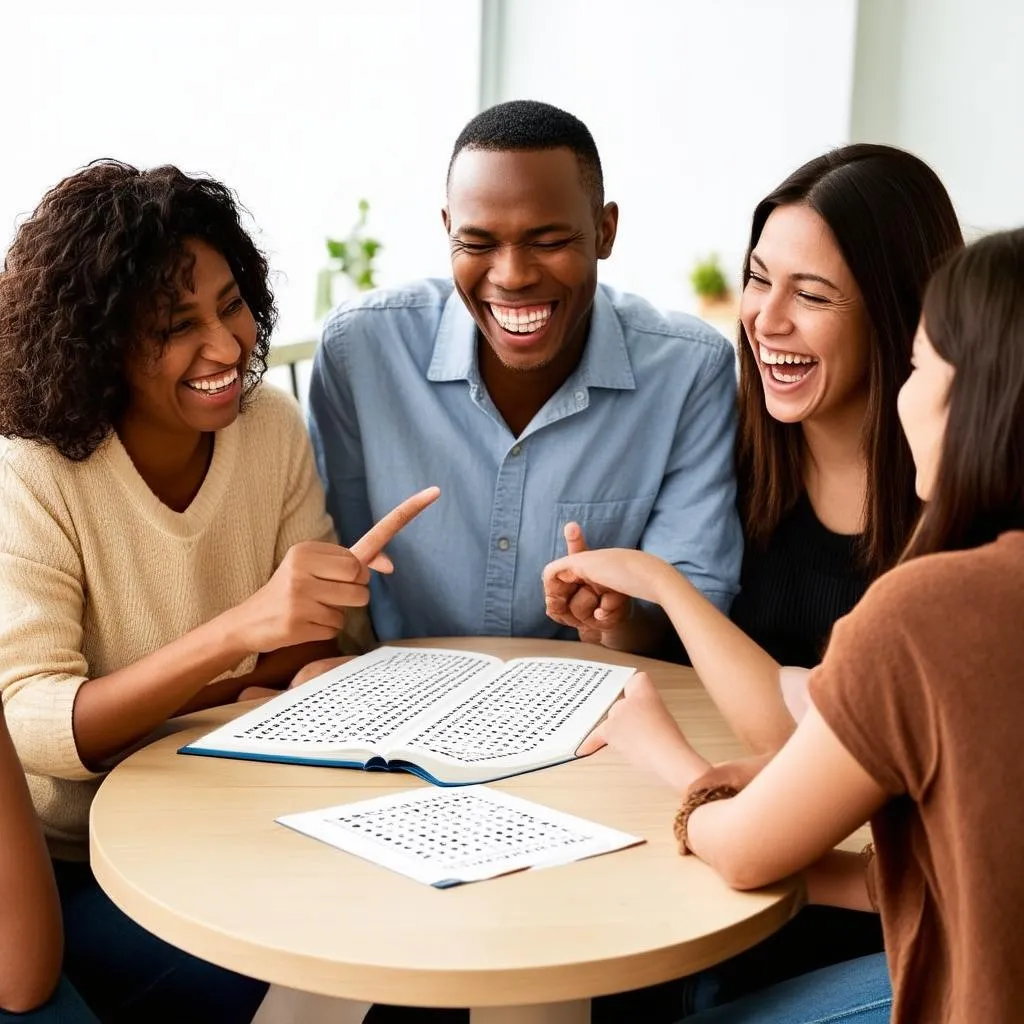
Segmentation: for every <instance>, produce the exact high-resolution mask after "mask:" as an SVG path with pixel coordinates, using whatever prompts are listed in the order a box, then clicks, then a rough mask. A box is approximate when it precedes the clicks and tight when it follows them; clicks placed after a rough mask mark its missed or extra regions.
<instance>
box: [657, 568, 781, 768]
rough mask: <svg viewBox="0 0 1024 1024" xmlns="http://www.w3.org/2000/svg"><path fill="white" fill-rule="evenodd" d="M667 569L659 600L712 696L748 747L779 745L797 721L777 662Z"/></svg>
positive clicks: (764, 750) (768, 750)
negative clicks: (784, 691) (791, 709)
mask: <svg viewBox="0 0 1024 1024" xmlns="http://www.w3.org/2000/svg"><path fill="white" fill-rule="evenodd" d="M666 570H667V571H666V572H664V573H663V574H662V577H661V578H660V579H659V580H658V591H659V603H660V604H661V606H662V607H663V608H664V609H665V612H666V613H667V615H668V617H669V619H670V620H671V623H672V625H673V626H674V627H675V630H676V632H677V633H678V634H679V639H680V640H682V642H683V645H684V646H685V647H686V652H687V654H688V655H689V657H690V664H691V665H693V668H694V670H695V671H696V673H697V675H698V676H700V679H701V682H702V683H703V684H704V687H705V689H706V690H707V691H708V694H709V695H710V696H711V699H712V700H713V701H714V702H715V704H716V705H717V707H718V709H719V711H721V713H722V716H723V717H724V718H725V720H726V721H727V722H728V723H729V725H730V726H731V728H732V729H733V731H734V732H735V733H736V734H737V736H739V738H740V739H741V740H742V741H743V743H744V744H745V745H746V746H747V747H748V748H749V749H750V750H752V751H753V752H754V753H758V754H762V753H771V752H773V751H775V750H778V749H779V748H780V747H781V746H782V745H783V744H784V743H785V742H786V740H787V739H788V738H789V737H790V735H791V734H792V732H793V729H794V728H795V725H796V723H795V722H794V721H793V717H792V715H790V713H789V711H788V710H787V709H786V704H785V701H784V700H783V698H782V691H781V689H780V686H779V664H778V662H776V661H775V659H774V658H772V657H771V655H770V654H768V653H767V652H766V651H764V650H763V649H762V648H761V647H759V646H758V645H757V644H756V643H754V641H753V640H751V639H750V637H748V636H747V635H746V633H744V632H743V630H741V629H740V628H739V627H738V626H736V625H735V624H734V623H733V622H732V621H731V620H730V619H729V617H728V616H727V615H724V614H723V613H722V612H721V611H719V609H718V608H716V607H715V606H714V605H713V604H712V603H711V602H710V601H709V600H708V599H707V598H706V597H705V596H704V595H703V594H702V593H701V592H700V591H699V590H698V589H697V588H696V587H695V586H694V585H693V584H692V583H691V582H690V581H689V580H688V579H687V578H686V577H685V576H684V575H683V574H682V573H680V572H679V571H678V570H676V569H675V568H674V567H673V566H670V565H666Z"/></svg>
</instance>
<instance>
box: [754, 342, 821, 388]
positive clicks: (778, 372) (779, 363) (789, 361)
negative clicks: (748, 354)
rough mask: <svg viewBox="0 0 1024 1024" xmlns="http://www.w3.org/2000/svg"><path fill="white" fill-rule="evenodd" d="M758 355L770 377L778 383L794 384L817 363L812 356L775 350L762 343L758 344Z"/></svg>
mask: <svg viewBox="0 0 1024 1024" xmlns="http://www.w3.org/2000/svg"><path fill="white" fill-rule="evenodd" d="M758 356H759V357H760V360H761V364H762V365H763V366H765V367H767V369H768V372H769V373H770V374H771V376H772V379H773V380H776V381H778V382H779V383H780V384H796V383H798V382H800V381H802V380H803V379H804V377H806V376H807V375H808V374H809V373H810V372H811V371H812V370H813V369H814V368H815V367H816V366H817V365H818V360H817V359H815V358H814V356H806V355H803V354H802V353H799V352H777V351H774V350H772V349H770V348H767V347H765V346H764V345H758Z"/></svg>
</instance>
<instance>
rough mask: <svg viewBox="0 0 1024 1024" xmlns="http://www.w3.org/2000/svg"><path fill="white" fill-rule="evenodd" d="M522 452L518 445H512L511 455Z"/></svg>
mask: <svg viewBox="0 0 1024 1024" xmlns="http://www.w3.org/2000/svg"><path fill="white" fill-rule="evenodd" d="M522 450H523V446H522V445H520V444H514V445H512V454H513V455H518V454H519V453H520V452H521V451H522Z"/></svg>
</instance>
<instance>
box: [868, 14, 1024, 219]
mask: <svg viewBox="0 0 1024 1024" xmlns="http://www.w3.org/2000/svg"><path fill="white" fill-rule="evenodd" d="M858 21H859V24H858V57H857V66H856V77H855V88H854V96H853V107H852V116H851V132H852V135H853V137H854V138H856V139H863V140H866V141H873V142H889V143H892V144H894V145H898V146H902V147H904V148H905V149H909V150H911V151H912V152H914V153H916V154H917V155H918V156H920V157H922V158H923V159H924V160H927V161H928V162H929V163H930V164H931V165H932V167H934V168H935V170H936V172H937V173H938V174H939V176H940V177H941V178H942V180H943V182H944V183H945V185H946V187H947V188H948V189H949V192H950V195H951V196H952V197H953V202H954V203H955V205H956V207H957V212H958V213H959V215H960V219H961V221H962V222H963V223H964V225H965V228H966V230H967V231H968V232H969V233H975V232H979V231H984V230H991V229H994V228H1004V227H1017V226H1019V225H1021V224H1024V186H1022V180H1024V178H1022V173H1024V172H1022V168H1024V110H1022V106H1021V97H1022V96H1024V56H1022V52H1021V44H1022V42H1024V4H1021V3H1020V2H1018V0H860V11H859V19H858Z"/></svg>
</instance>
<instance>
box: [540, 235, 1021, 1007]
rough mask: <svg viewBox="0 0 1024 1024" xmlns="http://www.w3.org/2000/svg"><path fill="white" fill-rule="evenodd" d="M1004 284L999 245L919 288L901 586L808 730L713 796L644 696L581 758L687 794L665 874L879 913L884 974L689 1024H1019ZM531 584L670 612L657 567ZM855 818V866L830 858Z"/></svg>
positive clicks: (848, 650)
mask: <svg viewBox="0 0 1024 1024" xmlns="http://www.w3.org/2000/svg"><path fill="white" fill-rule="evenodd" d="M1022 280H1024V230H1017V231H1012V232H1005V233H1001V234H996V235H992V236H990V237H988V238H985V239H982V240H981V241H979V242H977V243H975V244H974V245H972V246H970V247H969V248H968V249H967V250H965V251H963V252H961V253H959V254H957V255H955V256H954V257H953V258H952V259H951V260H950V261H949V262H948V263H947V264H946V265H945V266H943V267H942V268H941V269H940V270H939V271H938V273H937V274H936V275H935V276H934V278H933V279H932V281H931V283H930V284H929V286H928V290H927V293H926V295H925V299H924V304H923V311H922V318H921V321H920V327H919V329H918V331H917V334H916V337H915V341H914V347H913V372H912V373H911V374H910V376H909V379H908V380H907V381H906V383H905V384H904V385H903V387H902V389H901V391H900V393H899V401H898V411H899V419H900V422H901V424H902V427H903V430H904V432H905V435H906V438H907V441H908V444H909V448H910V451H911V453H912V457H913V462H914V467H915V474H914V481H915V488H916V492H917V494H918V496H919V497H920V498H921V499H922V501H923V502H924V503H925V507H924V512H923V514H922V517H921V519H920V522H919V524H918V526H917V528H916V530H915V531H914V533H913V536H912V538H911V540H910V543H909V546H908V547H907V549H906V551H905V553H904V555H903V558H902V560H901V561H900V564H899V565H898V566H897V567H896V568H894V569H893V570H891V571H890V572H888V573H886V574H885V575H884V576H883V577H882V578H880V579H879V580H878V581H877V582H876V583H875V584H874V585H873V586H872V587H871V588H870V590H869V591H868V593H867V594H866V596H865V597H864V599H863V600H862V601H861V602H860V603H859V604H858V606H857V607H856V608H855V609H854V611H853V612H852V613H851V614H850V615H849V616H847V617H846V618H844V619H843V621H842V622H841V623H839V624H838V625H837V627H836V630H835V633H834V636H833V637H832V640H831V642H830V644H829V647H828V650H827V653H826V655H825V658H824V661H823V663H822V664H821V666H820V667H818V668H817V669H816V670H815V671H814V672H813V674H812V676H811V680H810V686H809V696H810V708H809V710H808V712H807V714H806V715H805V716H804V718H803V720H802V721H801V723H800V725H799V726H798V728H797V730H796V732H795V734H794V735H793V737H792V738H791V739H790V740H789V741H788V742H787V743H786V744H785V746H784V747H783V749H782V750H781V751H780V752H779V753H778V754H777V755H776V756H775V757H774V758H773V759H772V760H771V761H770V763H768V764H767V766H766V767H765V768H764V769H763V770H762V771H760V773H751V774H752V778H751V779H743V778H741V777H740V776H739V775H737V774H734V775H733V777H732V779H731V782H730V784H723V782H722V779H723V775H722V773H721V772H712V773H710V774H706V773H707V770H708V768H709V766H708V764H707V762H705V761H704V760H703V759H702V758H701V757H700V756H699V755H698V754H697V753H696V752H695V751H694V750H693V749H692V748H691V747H690V746H689V745H688V744H687V742H686V740H685V739H684V738H683V735H682V733H681V732H680V731H679V729H678V726H677V725H676V724H675V722H674V721H673V720H672V719H671V717H670V716H669V715H668V712H667V710H666V709H665V707H664V705H663V704H662V703H661V702H660V700H659V698H658V695H657V692H656V691H655V690H654V688H653V686H652V685H651V683H650V680H649V679H647V678H646V677H643V676H637V677H635V678H634V680H632V681H631V685H630V687H629V688H628V691H627V695H626V698H625V700H623V701H621V702H620V703H619V704H618V705H617V706H616V707H615V708H613V709H612V712H611V713H610V714H609V716H608V720H607V721H606V722H605V723H604V724H603V725H602V726H601V727H600V728H599V730H598V732H597V735H596V736H595V737H594V738H593V739H592V741H591V743H590V747H594V746H597V745H600V744H601V743H603V742H607V743H610V744H612V745H614V746H616V747H617V748H619V749H620V750H622V751H623V752H624V753H626V754H627V756H629V757H630V758H631V759H632V760H634V761H636V762H638V763H641V764H645V765H648V766H650V767H652V768H654V769H655V770H656V771H658V773H659V774H660V775H661V776H662V777H663V778H664V779H666V780H667V781H668V782H669V783H670V784H671V785H673V786H674V787H675V788H676V789H677V790H678V791H679V792H680V793H686V792H687V791H689V794H688V796H687V798H686V800H685V801H684V803H683V805H682V807H681V809H680V813H679V815H678V816H677V818H676V823H675V827H676V835H677V837H678V839H679V842H680V852H682V853H687V852H693V853H696V854H697V855H698V856H700V857H701V858H703V859H704V860H706V861H708V862H709V863H710V864H712V865H713V866H714V867H715V868H716V869H717V870H718V871H720V872H721V874H722V875H723V876H724V877H725V878H726V879H727V880H728V881H729V882H730V883H731V884H733V885H734V886H736V887H737V888H755V887H758V886H762V885H767V884H770V883H771V882H774V881H777V880H779V879H782V878H785V877H787V876H788V875H791V874H793V873H794V872H797V871H801V870H803V871H804V872H805V877H806V881H807V891H808V896H809V898H810V899H811V901H818V902H823V903H829V904H834V905H840V906H854V907H868V906H870V905H874V906H876V907H877V908H878V910H879V911H880V914H881V918H882V924H883V928H884V931H885V948H886V955H885V956H883V955H882V954H878V955H876V956H874V957H869V958H866V959H861V960H856V961H852V962H850V963H845V964H841V965H838V966H834V967H830V968H827V969H826V970H825V971H823V972H820V973H818V972H815V973H812V974H808V975H806V976H804V977H802V978H797V979H793V980H790V981H788V982H785V983H783V984H782V985H781V986H778V987H777V988H774V989H769V990H767V991H765V992H762V993H758V995H757V996H756V997H750V998H749V999H745V1000H741V1001H738V1002H737V1003H734V1004H733V1005H731V1006H725V1007H721V1008H719V1009H717V1010H714V1011H711V1012H709V1013H708V1014H707V1016H706V1017H705V1016H699V1017H698V1018H696V1019H699V1020H701V1021H704V1020H706V1021H707V1022H708V1024H712V1022H713V1024H727V1022H728V1024H741V1022H748V1021H749V1022H754V1021H756V1022H757V1024H775V1022H778V1024H783V1022H785V1024H797V1022H805V1021H817V1020H821V1019H838V1018H839V1017H841V1018H842V1019H843V1020H844V1021H845V1020H849V1021H858V1022H860V1021H863V1022H865V1024H867V1022H876V1021H877V1022H882V1021H886V1022H887V1021H889V1020H890V1019H891V1020H892V1021H893V1022H895V1024H904V1022H907V1024H909V1022H911V1021H913V1022H917V1021H929V1022H934V1024H953V1022H960V1021H975V1020H977V1021H982V1020H983V1021H986V1022H987V1024H989V1022H990V1024H1002V1022H1005V1024H1011V1022H1015V1021H1017V1020H1018V1019H1019V1017H1020V1008H1021V1006H1022V1005H1024V974H1022V972H1021V971H1020V970H1019V959H1020V955H1019V937H1018V933H1019V923H1020V920H1021V917H1022V916H1024V880H1022V878H1021V875H1020V870H1019V860H1020V851H1021V848H1022V846H1024V831H1022V829H1021V826H1020V825H1019V824H1018V823H1017V820H1016V817H1015V815H1014V814H1013V813H1012V810H1011V811H1009V812H1008V808H1012V807H1013V806H1014V802H1015V798H1016V796H1017V789H1018V788H1019V786H1018V783H1017V777H1016V775H1015V774H1014V773H1012V772H1010V773H1008V772H1007V771H1006V766H1007V765H1012V764H1016V762H1017V757H1018V748H1019V745H1020V734H1021V729H1022V728H1024V689H1022V687H1021V685H1020V683H1021V669H1020V642H1021V637H1022V636H1024V292H1022V290H1021V287H1020V282H1021V281H1022ZM550 571H552V572H564V573H567V574H572V575H573V576H574V577H576V578H579V579H581V580H585V581H586V582H587V583H588V584H589V585H591V586H599V587H600V586H608V587H612V588H614V589H617V590H619V591H621V592H623V593H628V594H632V595H635V596H638V597H641V598H645V599H647V600H651V601H655V602H658V603H662V604H665V605H666V606H667V607H671V604H672V601H673V594H674V591H675V587H676V581H675V576H676V574H675V573H674V572H673V571H672V569H671V567H667V566H665V565H664V564H663V563H659V562H658V561H657V560H656V559H652V558H651V557H650V556H647V555H644V554H643V553H640V552H628V551H596V552H589V553H583V554H579V555H575V556H570V557H569V558H566V559H562V560H560V561H559V562H557V563H554V564H553V565H552V566H551V567H550ZM746 782H749V785H744V784H745V783H746ZM711 801H713V802H711ZM869 819H870V821H871V828H872V832H873V837H874V845H875V853H874V855H873V856H872V857H871V858H870V860H869V861H866V858H865V857H862V856H858V855H856V854H843V853H838V852H836V851H835V850H834V847H835V845H836V844H837V843H838V842H839V841H840V840H842V839H843V838H844V837H845V836H847V835H849V834H850V833H851V832H852V831H853V830H854V829H855V828H857V827H858V826H859V825H861V824H863V823H864V822H865V821H867V820H869ZM869 852H870V851H869ZM886 957H887V959H888V973H887V970H886ZM890 975H891V983H892V984H891V995H890V988H889V976H890ZM890 1006H891V1009H890ZM890 1014H891V1016H890ZM829 1015H831V1016H829Z"/></svg>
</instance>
